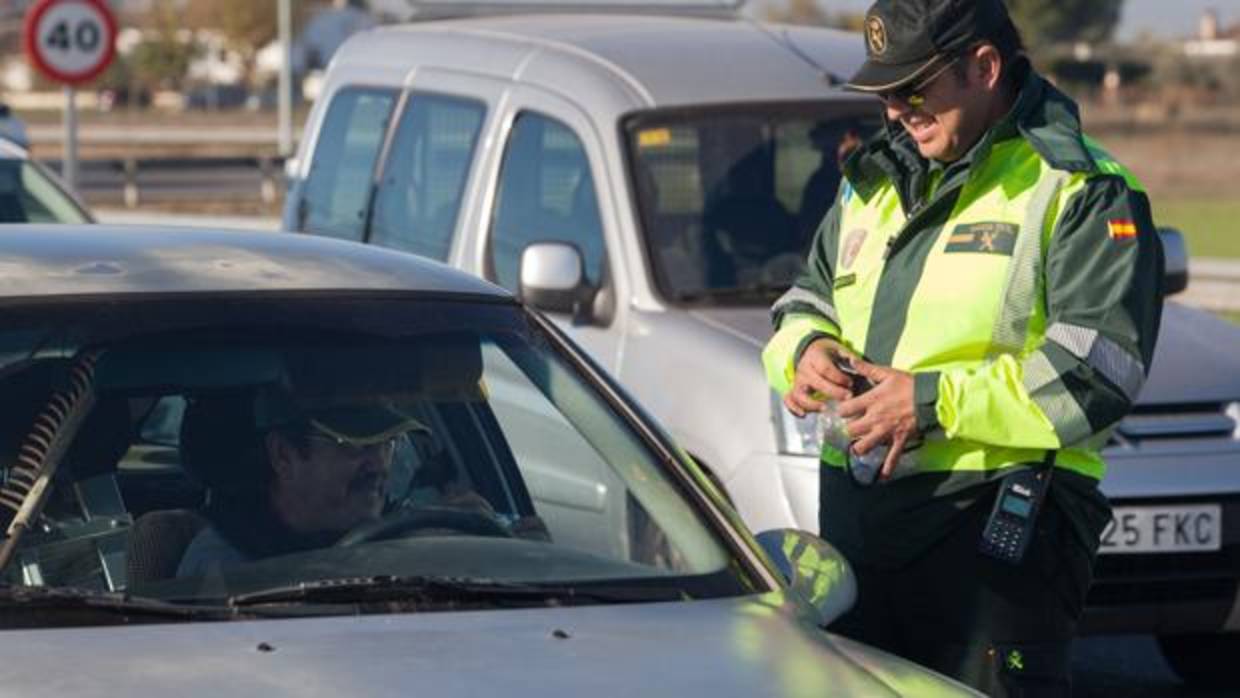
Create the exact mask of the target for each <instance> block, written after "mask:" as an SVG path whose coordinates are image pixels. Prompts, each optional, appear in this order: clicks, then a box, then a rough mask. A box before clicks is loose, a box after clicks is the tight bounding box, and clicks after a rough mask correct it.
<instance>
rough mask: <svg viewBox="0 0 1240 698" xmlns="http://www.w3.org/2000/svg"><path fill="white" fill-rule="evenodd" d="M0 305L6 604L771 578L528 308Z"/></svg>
mask: <svg viewBox="0 0 1240 698" xmlns="http://www.w3.org/2000/svg"><path fill="white" fill-rule="evenodd" d="M4 314H5V317H6V319H5V322H4V324H3V327H4V330H3V332H0V395H3V396H4V399H3V402H2V403H0V404H2V406H3V412H2V414H0V419H2V424H0V439H2V440H0V453H3V454H4V455H3V457H2V458H3V465H4V467H3V471H2V472H3V483H4V484H3V486H2V487H0V517H2V518H3V520H2V521H0V524H3V525H4V526H5V527H6V528H7V530H8V536H7V538H5V539H4V540H3V541H2V542H3V547H2V548H0V556H3V558H4V559H5V561H6V562H7V564H6V566H5V567H4V569H3V573H2V574H3V580H2V581H3V583H4V584H5V585H6V586H5V587H3V594H2V595H0V606H5V605H11V604H13V603H16V601H15V599H16V600H17V601H23V602H24V603H26V605H29V600H30V599H31V598H38V599H40V602H39V603H38V604H36V605H37V606H38V610H39V613H42V614H54V613H55V610H56V609H55V608H52V607H55V606H56V604H53V603H50V602H48V600H47V595H46V592H48V591H56V590H58V589H59V590H63V591H67V590H72V591H73V594H77V595H78V596H75V597H74V598H75V599H79V600H80V597H81V595H82V594H87V593H89V592H104V593H110V592H125V593H124V594H123V595H119V596H118V595H116V594H112V595H111V596H107V597H106V598H109V599H112V603H113V604H115V603H118V602H117V599H118V598H122V599H125V600H126V604H129V605H132V603H133V599H142V600H143V601H144V602H145V603H147V604H148V605H147V606H143V608H144V609H146V610H147V611H150V609H151V608H152V607H151V606H150V605H149V604H150V602H152V601H158V602H160V603H163V604H179V605H180V606H179V607H178V608H180V607H193V606H194V605H200V606H201V605H205V604H212V605H214V606H215V607H217V608H236V607H242V606H245V607H251V606H254V605H263V604H266V603H269V602H270V603H276V602H279V603H285V604H287V603H290V602H291V601H292V600H293V599H292V598H291V597H296V601H297V603H298V604H302V605H310V606H314V605H315V604H319V605H322V604H323V602H325V601H330V602H331V604H328V606H329V608H330V609H331V610H334V611H335V612H358V611H359V609H358V607H356V605H349V604H359V603H361V602H363V601H366V600H368V599H373V598H374V595H375V594H381V595H383V598H384V599H385V600H386V601H388V602H392V601H393V599H395V600H397V601H399V600H402V599H406V598H410V599H416V600H417V604H416V610H444V609H449V608H457V607H474V608H476V607H490V606H491V605H495V606H501V605H508V606H511V605H512V604H513V603H533V604H550V603H555V604H563V603H572V602H590V603H595V602H597V603H603V602H608V601H618V600H634V599H644V600H651V599H658V600H681V599H694V598H707V597H715V596H722V595H732V594H738V593H742V592H744V591H746V590H747V589H752V588H754V583H753V582H752V580H751V579H750V578H749V577H748V576H747V575H748V573H746V572H744V571H743V570H744V569H745V568H744V565H741V564H738V563H737V561H736V558H735V557H734V553H733V549H732V548H730V547H729V546H730V545H731V544H729V543H728V542H726V541H727V539H726V538H722V537H721V536H720V532H721V531H724V530H726V529H722V528H717V527H716V526H719V524H712V523H711V522H710V521H709V520H708V519H707V518H706V517H705V516H704V515H703V514H702V513H701V511H702V509H701V507H702V500H701V494H700V492H698V491H696V485H693V484H692V482H693V480H691V479H689V478H688V477H686V474H685V473H684V472H683V471H681V470H680V469H679V468H680V466H679V465H671V464H670V463H669V461H670V459H671V458H672V456H671V454H670V453H668V452H665V451H662V450H661V447H659V446H658V445H657V444H656V443H654V442H653V441H652V440H651V439H652V438H653V437H651V436H650V435H649V433H648V432H646V431H645V428H644V427H640V426H639V425H636V424H635V423H633V422H631V421H629V418H626V417H625V416H623V415H624V414H626V412H625V409H624V408H619V407H618V403H617V402H616V400H617V399H618V398H615V397H614V396H613V395H612V394H611V392H610V391H608V390H606V389H604V388H601V387H600V384H599V383H597V382H596V379H595V378H591V377H589V376H590V371H589V369H588V368H587V367H586V366H585V365H584V364H580V363H578V361H579V360H580V359H578V358H575V355H573V354H571V353H569V352H567V350H566V349H564V348H563V347H562V345H561V344H559V340H557V339H555V338H554V337H553V336H551V335H549V334H547V333H548V332H551V331H552V330H549V329H547V328H546V327H544V326H543V325H542V324H541V323H540V322H539V321H536V320H534V319H533V318H530V317H528V316H526V315H525V314H524V311H523V310H521V309H520V308H519V307H518V306H516V305H511V304H494V303H491V304H485V303H466V302H453V301H435V302H431V301H414V300H392V299H387V300H359V299H352V300H342V299H319V300H316V301H315V303H314V304H313V305H309V304H307V303H306V302H305V300H304V299H303V300H302V302H293V301H290V300H288V299H283V300H265V301H262V302H258V301H247V302H239V301H237V302H228V301H220V300H216V301H211V302H208V301H202V302H187V301H179V302H170V301H155V300H152V301H149V302H143V303H140V304H133V303H128V304H120V305H116V304H98V303H96V304H92V305H83V306H81V307H75V308H64V307H59V308H46V307H44V308H40V309H39V310H38V312H33V311H32V312H30V313H29V314H26V313H21V312H18V311H15V310H12V309H9V310H5V311H4ZM41 482H46V483H48V487H47V488H46V489H41V485H39V484H37V483H41ZM695 500H696V501H697V503H696V504H695V503H694V501H695ZM19 529H20V530H21V532H20V534H19V533H17V532H18V531H19ZM0 530H5V529H0ZM23 589H24V590H26V591H25V592H22V593H18V592H21V590H23ZM34 591H40V592H41V593H42V594H41V595H36V596H33V597H32V596H31V593H32V592H34ZM64 597H65V595H64V594H60V595H57V596H55V598H57V599H62V600H63V598H64ZM320 597H322V598H320ZM329 597H330V598H329ZM466 602H468V603H466ZM492 602H494V603H493V604H492ZM94 603H95V604H96V606H97V605H98V603H99V601H98V599H96V600H95V601H94ZM342 603H343V604H345V605H346V606H347V608H344V609H341V608H337V606H336V605H339V604H342ZM333 604H335V605H333ZM62 605H63V604H62ZM126 608H129V606H126ZM159 608H163V607H159ZM383 608H385V609H389V610H390V609H391V608H393V606H391V603H388V605H385V606H383ZM113 610H115V609H113ZM182 610H183V609H182ZM5 617H6V618H7V617H9V616H7V615H6V616H5ZM40 617H42V616H40ZM23 622H25V623H27V625H28V624H29V623H30V622H32V621H23ZM48 622H49V623H50V622H53V621H52V620H48ZM3 623H4V621H0V627H2V626H3ZM35 624H36V625H37V624H38V623H37V622H35Z"/></svg>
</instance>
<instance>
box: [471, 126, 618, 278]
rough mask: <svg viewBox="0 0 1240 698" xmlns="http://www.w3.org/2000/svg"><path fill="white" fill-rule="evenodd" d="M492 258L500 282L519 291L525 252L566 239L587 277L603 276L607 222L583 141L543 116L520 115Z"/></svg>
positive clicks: (504, 173)
mask: <svg viewBox="0 0 1240 698" xmlns="http://www.w3.org/2000/svg"><path fill="white" fill-rule="evenodd" d="M496 202H497V203H496V206H495V213H494V218H493V220H492V225H491V241H490V250H489V257H488V260H487V262H488V265H489V273H490V275H491V278H492V279H493V280H494V281H495V282H496V283H498V284H499V285H501V286H503V287H504V288H507V289H508V290H510V291H513V292H516V291H517V279H518V275H519V273H520V265H521V252H522V251H523V250H524V249H525V247H526V246H527V245H529V244H530V243H533V242H549V241H555V242H567V243H571V244H573V245H576V246H577V249H579V250H580V251H581V256H582V258H583V259H584V261H585V274H586V279H587V280H588V281H589V282H590V283H591V284H592V285H598V284H599V281H600V279H601V278H602V274H603V252H604V247H603V224H602V221H601V219H600V218H599V209H598V195H597V192H596V191H595V188H594V178H593V177H592V176H591V175H590V163H589V160H588V159H587V157H586V152H585V148H583V147H582V145H581V139H579V138H578V137H577V135H576V134H575V133H573V132H572V130H571V129H569V128H568V127H567V126H565V125H564V124H562V123H560V122H558V121H556V120H555V119H552V118H550V117H547V116H543V115H541V114H535V113H532V112H527V113H524V114H521V115H519V116H518V117H517V121H516V123H515V124H513V127H512V133H511V135H510V136H509V137H508V146H507V150H506V151H505V153H504V164H503V167H502V169H501V170H500V181H499V193H498V196H497V197H496Z"/></svg>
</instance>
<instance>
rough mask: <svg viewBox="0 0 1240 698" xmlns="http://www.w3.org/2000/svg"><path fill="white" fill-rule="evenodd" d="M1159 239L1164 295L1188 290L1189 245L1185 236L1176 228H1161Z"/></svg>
mask: <svg viewBox="0 0 1240 698" xmlns="http://www.w3.org/2000/svg"><path fill="white" fill-rule="evenodd" d="M1158 239H1159V240H1161V241H1162V246H1163V260H1164V263H1165V264H1166V270H1165V271H1164V272H1163V295H1164V296H1170V295H1172V294H1176V293H1179V292H1180V291H1183V290H1184V289H1186V288H1188V245H1187V243H1185V242H1184V235H1183V233H1181V232H1180V231H1178V230H1176V229H1175V228H1159V229H1158Z"/></svg>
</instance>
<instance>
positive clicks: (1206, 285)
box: [1172, 257, 1240, 312]
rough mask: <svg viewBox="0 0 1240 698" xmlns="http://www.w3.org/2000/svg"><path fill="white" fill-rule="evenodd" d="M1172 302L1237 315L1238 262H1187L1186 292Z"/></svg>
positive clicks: (1239, 292) (1204, 259)
mask: <svg viewBox="0 0 1240 698" xmlns="http://www.w3.org/2000/svg"><path fill="white" fill-rule="evenodd" d="M1172 298H1173V299H1175V300H1176V301H1179V302H1180V303H1183V304H1185V305H1192V306H1196V307H1198V308H1204V309H1206V310H1216V311H1217V310H1221V311H1227V312H1237V311H1240V260H1234V259H1215V258H1209V257H1193V258H1190V259H1189V261H1188V288H1187V289H1185V290H1184V292H1183V293H1181V294H1179V295H1176V296H1172Z"/></svg>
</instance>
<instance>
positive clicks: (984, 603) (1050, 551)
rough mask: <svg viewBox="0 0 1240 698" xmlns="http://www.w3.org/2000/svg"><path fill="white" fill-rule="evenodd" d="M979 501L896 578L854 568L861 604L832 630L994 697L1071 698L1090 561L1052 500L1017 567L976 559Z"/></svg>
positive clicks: (987, 505)
mask: <svg viewBox="0 0 1240 698" xmlns="http://www.w3.org/2000/svg"><path fill="white" fill-rule="evenodd" d="M988 489H990V490H991V491H992V494H991V495H990V496H981V497H979V498H978V499H977V501H975V502H974V504H973V505H972V506H970V507H969V508H968V509H966V510H965V511H964V512H962V513H961V516H960V517H959V519H958V520H957V521H956V522H954V523H955V524H957V525H955V526H954V527H953V528H952V530H951V531H950V533H948V535H947V536H946V537H945V538H943V539H942V540H940V541H939V542H938V543H936V544H934V545H933V546H932V547H930V548H929V549H928V550H927V552H926V553H924V554H923V555H920V556H918V557H917V558H915V559H914V560H913V561H912V562H910V563H908V564H907V565H904V566H902V567H899V568H897V569H876V568H873V567H867V566H865V565H854V569H855V571H856V573H857V582H858V599H857V604H856V605H855V606H854V607H853V609H852V610H851V611H850V612H849V613H847V614H846V615H844V616H842V617H841V618H840V619H839V620H838V621H836V622H835V623H834V624H832V626H831V627H830V630H831V631H833V632H837V633H840V634H842V635H845V636H847V637H851V638H854V639H857V640H860V641H862V642H865V643H868V644H871V645H874V646H876V647H879V648H881V649H884V650H887V651H888V652H892V653H893V654H897V655H900V656H902V657H906V658H908V659H911V660H912V661H915V662H917V663H919V664H922V665H923V666H926V667H929V668H931V669H934V670H936V671H938V672H940V673H942V674H946V675H948V676H951V677H953V678H956V679H958V680H960V681H962V682H964V683H966V684H969V685H970V686H973V687H974V688H976V689H978V690H980V691H983V692H985V693H987V694H988V695H991V696H1011V697H1012V698H1030V697H1035V696H1036V697H1038V698H1040V697H1042V696H1066V695H1069V694H1070V693H1071V675H1070V652H1071V644H1072V638H1073V636H1074V635H1075V634H1076V625H1077V620H1078V619H1079V617H1080V614H1081V609H1082V606H1083V605H1084V600H1085V593H1086V591H1087V590H1088V587H1089V583H1090V581H1091V570H1092V563H1093V556H1094V552H1095V550H1096V548H1095V549H1093V550H1091V549H1088V548H1087V547H1086V546H1085V545H1084V544H1083V543H1082V542H1081V541H1080V539H1079V537H1078V536H1076V535H1073V534H1072V532H1071V531H1070V528H1071V527H1070V526H1069V525H1068V522H1067V520H1066V518H1065V516H1064V514H1063V512H1062V511H1061V510H1060V509H1059V507H1058V506H1057V505H1056V503H1055V501H1054V498H1052V497H1048V498H1047V499H1046V500H1045V505H1044V507H1043V510H1042V512H1041V514H1040V515H1039V516H1038V521H1037V528H1036V529H1035V530H1036V533H1035V538H1034V540H1033V541H1031V543H1030V546H1029V548H1028V549H1027V550H1026V553H1025V558H1024V560H1022V562H1021V563H1020V564H1019V565H1013V564H1009V563H1005V562H1000V561H998V560H995V559H993V558H990V557H986V556H984V555H981V554H980V553H978V543H979V541H980V540H981V535H982V529H983V528H984V526H985V523H986V519H987V518H988V517H989V515H990V510H991V507H992V505H993V502H994V496H993V492H994V491H995V488H988Z"/></svg>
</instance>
